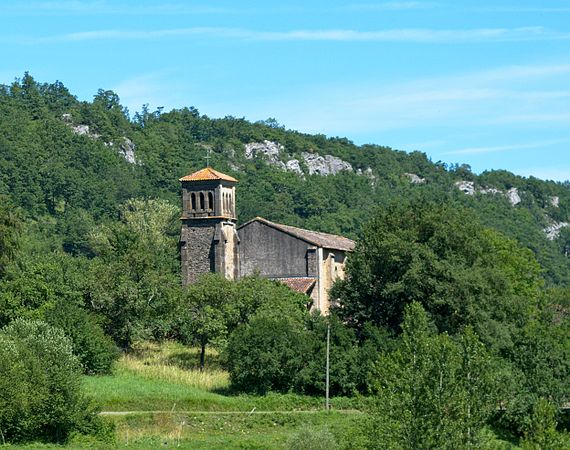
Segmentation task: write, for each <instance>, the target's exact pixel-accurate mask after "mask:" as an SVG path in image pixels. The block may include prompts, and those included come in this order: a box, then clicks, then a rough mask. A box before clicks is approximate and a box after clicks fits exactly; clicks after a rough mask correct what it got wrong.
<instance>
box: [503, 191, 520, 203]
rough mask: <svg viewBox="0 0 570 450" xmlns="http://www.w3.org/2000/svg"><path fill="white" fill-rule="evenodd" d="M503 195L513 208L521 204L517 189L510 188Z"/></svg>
mask: <svg viewBox="0 0 570 450" xmlns="http://www.w3.org/2000/svg"><path fill="white" fill-rule="evenodd" d="M505 195H506V196H507V198H508V199H509V202H511V205H513V206H515V205H518V204H519V203H520V202H521V197H520V195H519V190H518V189H517V188H510V189H509V190H508V191H507V193H506V194H505Z"/></svg>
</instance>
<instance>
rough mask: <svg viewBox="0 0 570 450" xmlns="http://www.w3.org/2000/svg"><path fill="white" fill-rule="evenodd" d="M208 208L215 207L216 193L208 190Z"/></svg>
mask: <svg viewBox="0 0 570 450" xmlns="http://www.w3.org/2000/svg"><path fill="white" fill-rule="evenodd" d="M208 209H211V210H213V209H214V194H212V193H211V192H208Z"/></svg>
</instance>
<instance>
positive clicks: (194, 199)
mask: <svg viewBox="0 0 570 450" xmlns="http://www.w3.org/2000/svg"><path fill="white" fill-rule="evenodd" d="M190 198H191V199H192V210H193V211H196V194H194V193H193V192H192V195H190Z"/></svg>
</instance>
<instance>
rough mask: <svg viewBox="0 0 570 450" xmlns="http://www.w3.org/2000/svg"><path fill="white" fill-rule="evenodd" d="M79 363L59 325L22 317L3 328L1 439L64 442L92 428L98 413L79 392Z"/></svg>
mask: <svg viewBox="0 0 570 450" xmlns="http://www.w3.org/2000/svg"><path fill="white" fill-rule="evenodd" d="M79 375H80V364H79V361H78V359H77V358H76V357H75V356H74V355H73V353H72V346H71V342H70V340H69V339H68V338H67V337H66V336H65V335H64V334H63V332H62V331H61V330H58V329H56V328H53V327H50V326H49V325H47V324H45V323H43V322H40V321H27V320H23V319H18V320H16V321H14V322H12V323H11V324H10V325H8V326H6V327H4V328H3V329H2V330H1V331H0V431H1V436H2V440H3V442H17V441H26V440H43V441H54V442H65V441H66V440H67V439H68V438H69V436H70V434H71V433H81V432H88V433H89V432H92V431H94V430H96V429H97V428H99V427H100V424H99V423H98V422H99V418H98V417H97V416H96V412H95V411H93V409H92V407H91V406H90V404H89V402H88V400H87V399H86V398H85V397H84V396H83V394H82V393H81V387H80V378H79Z"/></svg>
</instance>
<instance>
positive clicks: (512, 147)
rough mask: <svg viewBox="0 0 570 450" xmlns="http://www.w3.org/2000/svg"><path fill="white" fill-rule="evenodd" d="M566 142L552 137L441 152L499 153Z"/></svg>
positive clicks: (444, 153)
mask: <svg viewBox="0 0 570 450" xmlns="http://www.w3.org/2000/svg"><path fill="white" fill-rule="evenodd" d="M566 142H570V139H553V140H548V141H540V142H530V143H527V144H511V145H494V146H487V147H471V148H462V149H459V150H452V151H449V152H443V153H442V155H473V154H481V153H499V152H505V151H512V150H526V149H536V148H544V147H551V146H553V145H558V144H563V143H566Z"/></svg>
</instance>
